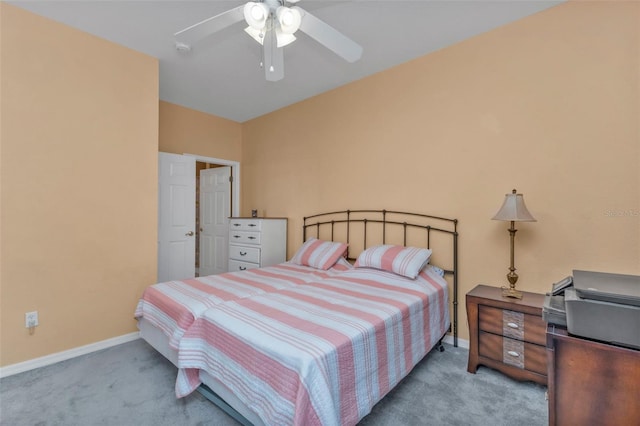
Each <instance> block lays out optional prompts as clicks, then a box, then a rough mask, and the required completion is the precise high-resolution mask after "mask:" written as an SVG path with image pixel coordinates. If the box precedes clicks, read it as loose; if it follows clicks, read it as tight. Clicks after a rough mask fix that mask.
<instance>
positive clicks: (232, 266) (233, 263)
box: [229, 259, 260, 272]
mask: <svg viewBox="0 0 640 426" xmlns="http://www.w3.org/2000/svg"><path fill="white" fill-rule="evenodd" d="M259 267H260V264H259V263H251V262H242V261H239V260H232V259H229V272H238V271H246V270H248V269H253V268H259Z"/></svg>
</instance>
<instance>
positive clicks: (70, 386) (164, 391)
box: [0, 340, 548, 426]
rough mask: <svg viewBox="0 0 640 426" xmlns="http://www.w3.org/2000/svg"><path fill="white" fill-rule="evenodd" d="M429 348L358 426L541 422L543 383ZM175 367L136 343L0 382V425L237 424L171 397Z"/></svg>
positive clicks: (192, 398) (200, 401) (200, 400)
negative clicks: (470, 366)
mask: <svg viewBox="0 0 640 426" xmlns="http://www.w3.org/2000/svg"><path fill="white" fill-rule="evenodd" d="M445 347H446V351H445V352H437V351H433V352H431V353H430V354H428V355H427V356H426V357H425V358H424V359H423V360H422V361H421V362H420V364H418V365H417V366H416V368H414V370H413V371H412V372H411V374H410V375H409V376H408V377H407V378H405V379H404V380H403V381H402V382H401V383H400V384H399V385H398V386H397V387H396V388H395V389H394V390H393V391H392V392H391V393H389V395H387V396H386V397H385V398H384V399H383V400H382V401H380V402H379V403H378V404H377V405H376V406H375V407H374V409H373V412H372V413H371V414H369V415H368V416H367V417H365V418H364V419H363V420H362V422H361V425H367V426H382V425H389V426H390V425H394V426H395V425H483V426H484V425H492V426H499V425H505V426H506V425H531V426H535V425H540V426H542V425H547V424H548V420H547V402H546V401H545V390H546V388H545V387H544V386H539V385H536V384H533V383H530V382H529V383H520V382H516V381H513V380H511V379H509V378H508V377H506V376H503V375H502V374H500V373H498V372H495V371H492V370H490V369H488V368H485V367H480V368H479V369H478V373H477V374H469V373H467V370H466V368H467V356H468V351H467V350H466V349H462V348H454V347H453V346H450V345H445ZM175 377H176V368H175V367H174V366H173V364H171V363H170V362H169V361H167V360H165V359H164V358H163V357H162V356H161V355H159V354H158V353H157V352H155V350H154V349H152V348H151V347H150V346H149V345H147V344H146V343H145V342H144V341H142V340H136V341H133V342H129V343H125V344H122V345H119V346H115V347H113V348H109V349H105V350H103V351H100V352H96V353H92V354H89V355H85V356H82V357H78V358H75V359H72V360H68V361H63V362H60V363H58V364H54V365H51V366H47V367H43V368H40V369H37V370H32V371H27V372H25V373H21V374H17V375H14V376H10V377H6V378H4V379H2V380H0V424H2V425H12V426H14V425H15V426H22V425H38V426H44V425H47V426H49V425H65V426H66V425H79V426H80V425H82V426H92V425H109V426H112V425H113V426H127V425H132V426H133V425H143V426H144V425H150V426H165V425H166V426H174V425H194V426H195V425H220V426H224V425H237V423H236V422H235V421H234V420H233V419H231V418H230V417H229V416H227V415H226V414H225V413H223V412H222V411H221V410H220V409H218V408H217V407H215V406H214V405H213V404H211V403H210V402H209V401H207V400H206V399H205V398H204V397H203V396H202V395H200V394H199V393H197V392H194V393H193V394H191V395H189V396H188V397H186V398H183V399H176V398H175V394H174V380H175Z"/></svg>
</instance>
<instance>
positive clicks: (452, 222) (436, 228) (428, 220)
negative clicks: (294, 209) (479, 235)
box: [302, 210, 458, 347]
mask: <svg viewBox="0 0 640 426" xmlns="http://www.w3.org/2000/svg"><path fill="white" fill-rule="evenodd" d="M360 224H361V225H360ZM371 224H379V225H377V226H375V227H374V226H369V225H371ZM336 225H340V227H341V228H344V227H345V226H346V230H342V231H339V232H338V233H339V234H340V235H336V229H337V226H336ZM374 228H375V229H374ZM380 228H381V229H380ZM302 230H303V232H302V241H303V242H304V241H306V240H307V238H308V237H312V236H314V237H316V238H319V239H325V240H329V239H330V240H331V241H341V242H346V243H348V244H349V243H351V242H352V238H353V235H354V234H355V233H356V232H358V233H359V234H360V235H359V236H360V237H362V238H363V244H362V248H363V250H364V249H366V248H368V245H367V240H369V242H370V241H371V240H372V239H373V240H374V241H375V244H377V243H378V242H381V243H382V244H392V243H395V244H402V245H404V246H406V245H407V241H408V234H413V233H424V235H425V236H424V237H423V238H420V239H419V240H420V241H421V242H422V244H421V245H424V246H425V247H426V248H429V249H430V248H431V243H432V234H434V235H436V234H441V235H446V236H449V237H451V250H452V258H451V259H450V261H449V264H450V265H449V266H448V267H444V266H443V265H439V266H443V269H444V271H445V274H448V275H451V276H452V281H453V302H452V303H453V325H452V331H453V345H454V346H456V347H457V346H458V219H449V218H445V217H439V216H432V215H426V214H420V213H409V212H398V211H392V210H342V211H335V212H327V213H320V214H315V215H312V216H307V217H305V218H304V223H303V226H302ZM314 230H315V234H313V231H314ZM393 231H399V232H400V240H401V241H399V240H398V235H397V234H394V236H395V239H394V241H393V242H387V239H388V235H389V232H393ZM373 232H376V233H380V232H381V235H376V236H375V237H373V236H372V235H371V233H373ZM367 237H369V238H367ZM414 240H415V238H414ZM412 241H413V240H412ZM350 247H351V246H350ZM350 247H349V248H347V260H351V261H354V260H355V259H356V258H357V256H355V257H354V256H352V255H351V253H350V252H349V250H350ZM434 254H435V253H434Z"/></svg>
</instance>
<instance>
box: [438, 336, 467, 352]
mask: <svg viewBox="0 0 640 426" xmlns="http://www.w3.org/2000/svg"><path fill="white" fill-rule="evenodd" d="M442 341H443V342H444V343H448V344H450V345H453V336H452V335H451V334H447V335H446V336H444V339H442ZM458 347H460V348H465V349H469V341H468V340H465V339H461V338H459V337H458Z"/></svg>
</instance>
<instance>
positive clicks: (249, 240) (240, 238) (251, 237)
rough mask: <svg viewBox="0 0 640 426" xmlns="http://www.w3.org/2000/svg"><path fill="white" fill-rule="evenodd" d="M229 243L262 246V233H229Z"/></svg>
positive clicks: (233, 230)
mask: <svg viewBox="0 0 640 426" xmlns="http://www.w3.org/2000/svg"><path fill="white" fill-rule="evenodd" d="M229 243H230V244H233V243H243V244H260V232H249V231H236V230H235V229H232V230H230V231H229Z"/></svg>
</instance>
